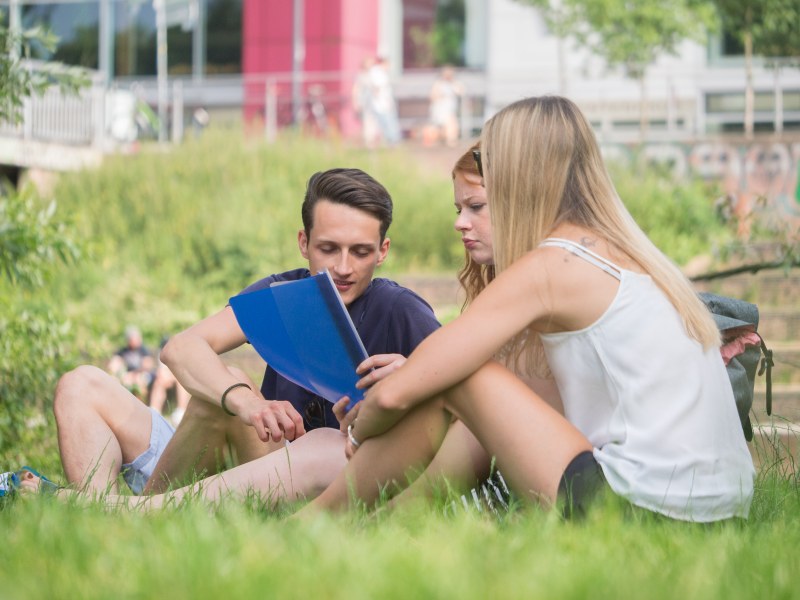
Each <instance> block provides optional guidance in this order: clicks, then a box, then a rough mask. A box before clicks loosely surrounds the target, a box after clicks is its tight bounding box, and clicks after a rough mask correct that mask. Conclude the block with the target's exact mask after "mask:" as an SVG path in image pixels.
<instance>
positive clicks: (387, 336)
mask: <svg viewBox="0 0 800 600" xmlns="http://www.w3.org/2000/svg"><path fill="white" fill-rule="evenodd" d="M309 275H310V272H309V270H308V269H296V270H294V271H287V272H285V273H278V274H276V275H270V276H269V277H265V278H264V279H261V280H260V281H257V282H255V283H254V284H252V285H250V286H248V287H246V288H245V289H244V290H242V291H241V292H240V293H242V294H244V293H247V292H254V291H256V290H260V289H263V288H265V287H269V286H270V285H271V284H272V283H274V282H276V281H295V280H297V279H304V278H306V277H308V276H309ZM347 311H348V312H349V313H350V318H351V319H352V320H353V324H354V325H355V326H356V330H357V331H358V335H359V336H360V337H361V341H362V342H364V347H365V348H366V350H367V354H369V355H370V356H372V355H373V354H402V355H403V356H408V355H409V354H411V352H412V351H413V350H414V348H416V347H417V345H418V344H419V343H420V342H421V341H422V340H424V339H425V338H426V337H427V336H428V335H430V333H431V332H433V331H435V330H436V329H437V328H438V327H439V322H438V321H437V320H436V317H435V316H434V314H433V310H432V309H431V307H430V306H429V305H428V303H427V302H425V300H423V299H422V298H420V297H419V296H418V295H417V294H415V293H414V292H412V291H411V290H409V289H407V288H404V287H402V286H400V285H398V284H397V283H395V282H394V281H391V280H389V279H382V278H376V279H373V280H372V281H371V282H370V284H369V286H368V287H367V289H366V290H365V291H364V293H363V294H362V295H361V296H359V297H358V298H356V299H355V300H354V301H353V302H352V303H351V304H350V306H348V307H347ZM261 393H262V394H263V395H264V397H265V398H266V399H268V400H288V401H289V402H291V403H292V406H294V407H295V409H297V412H299V413H300V414H301V415H302V416H303V422H304V424H305V428H306V430H311V429H315V428H317V427H334V428H338V427H339V422H338V421H337V420H336V417H335V416H334V415H333V411H332V410H331V407H332V406H333V405H332V404H331V403H330V402H328V401H327V400H325V399H324V398H321V397H320V396H317V395H315V394H312V393H311V392H309V391H308V390H306V389H304V388H302V387H300V386H298V385H296V384H294V383H292V382H291V381H289V380H288V379H284V378H283V377H281V376H280V375H279V374H278V373H277V372H276V371H275V370H274V369H273V368H271V367H270V366H269V365H267V369H266V371H265V372H264V381H263V383H262V384H261Z"/></svg>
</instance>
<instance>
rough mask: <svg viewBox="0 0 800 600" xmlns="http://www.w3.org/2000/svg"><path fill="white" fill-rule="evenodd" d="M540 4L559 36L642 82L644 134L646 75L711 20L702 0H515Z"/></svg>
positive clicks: (710, 10) (643, 123) (703, 31)
mask: <svg viewBox="0 0 800 600" xmlns="http://www.w3.org/2000/svg"><path fill="white" fill-rule="evenodd" d="M517 1H518V2H521V3H524V4H531V5H533V6H536V7H538V8H540V9H541V11H542V14H543V15H544V18H545V21H546V22H547V25H548V27H550V29H551V30H552V31H553V32H554V33H555V34H556V35H558V36H559V37H562V38H564V37H572V38H573V39H574V40H575V41H576V42H577V43H578V45H580V46H582V47H584V48H585V49H586V50H588V51H589V52H590V53H592V54H594V55H596V56H599V57H601V58H602V59H603V60H605V62H606V64H607V65H608V66H609V67H610V68H622V69H623V70H624V72H625V75H626V76H627V77H630V78H632V79H635V80H637V81H638V82H639V85H640V88H641V91H642V93H641V103H640V124H641V130H642V137H644V134H645V130H646V127H647V113H646V90H645V75H646V74H647V69H648V68H649V67H650V65H652V64H653V63H654V62H655V61H656V59H657V58H658V57H659V56H661V55H663V54H675V53H676V52H677V49H678V46H679V44H680V43H681V42H682V41H683V40H685V39H695V40H702V39H704V38H705V36H706V32H707V30H708V29H709V28H712V27H713V26H714V25H715V23H716V20H715V16H714V11H713V7H711V6H710V5H709V4H708V2H707V1H705V0H672V1H671V2H664V0H627V1H626V0H517Z"/></svg>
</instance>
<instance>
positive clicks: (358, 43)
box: [242, 0, 378, 135]
mask: <svg viewBox="0 0 800 600" xmlns="http://www.w3.org/2000/svg"><path fill="white" fill-rule="evenodd" d="M293 4H294V3H293V2H291V1H289V0H244V2H243V7H242V10H243V19H242V20H243V25H242V27H243V35H242V38H243V43H242V69H243V71H244V74H245V75H248V76H251V78H250V79H251V81H256V80H257V79H259V77H258V76H266V75H287V74H289V73H291V71H292V66H293V65H292V52H293V40H292V28H293V14H292V13H293ZM303 33H304V38H305V40H304V41H305V59H304V61H303V71H304V72H305V73H307V74H309V75H310V76H311V77H310V78H309V80H308V83H309V84H310V85H314V84H315V83H316V84H317V85H321V86H323V88H324V92H323V98H324V104H325V108H326V113H327V114H328V117H329V119H330V120H331V121H332V122H333V124H334V125H335V126H336V127H339V128H340V130H341V131H342V133H343V134H345V135H351V134H353V133H354V132H355V131H356V128H357V125H358V124H357V122H356V120H355V116H354V115H353V113H352V110H351V109H350V92H351V89H352V85H353V78H354V76H355V74H356V72H357V71H358V68H359V66H360V64H361V61H362V60H363V59H364V58H365V57H367V56H374V55H375V52H376V49H377V47H378V0H305V2H304V28H303ZM314 73H330V74H331V75H334V74H335V75H336V77H335V78H333V79H329V78H327V77H325V78H321V79H320V81H318V82H314V81H313V74H314ZM289 88H290V84H288V83H286V84H281V85H279V86H278V88H277V93H278V94H279V96H280V97H281V98H282V100H283V102H282V104H283V105H284V106H285V102H286V98H285V94H286V93H287V90H288V89H289ZM306 89H307V88H306ZM317 89H319V88H317ZM264 96H265V89H264V84H263V80H262V82H261V83H258V82H254V83H248V84H247V86H246V88H245V117H246V118H247V119H248V120H250V119H252V118H254V117H259V116H260V117H263V114H264ZM285 112H286V111H285V110H284V111H283V113H285Z"/></svg>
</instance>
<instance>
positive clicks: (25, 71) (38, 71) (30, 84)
mask: <svg viewBox="0 0 800 600" xmlns="http://www.w3.org/2000/svg"><path fill="white" fill-rule="evenodd" d="M57 41H58V38H56V36H55V35H53V33H52V32H50V31H48V30H46V29H44V28H42V27H33V28H31V29H27V30H25V31H15V30H11V29H9V28H8V27H6V26H5V23H3V18H2V14H0V121H10V122H12V123H19V122H20V121H21V120H22V105H23V102H24V100H25V98H27V97H29V96H35V95H41V94H43V93H44V92H45V90H46V89H47V88H49V87H51V86H54V85H55V86H58V87H60V88H61V89H62V90H64V91H67V92H76V91H77V90H79V89H80V88H81V87H83V86H85V85H86V84H87V83H88V81H89V79H88V77H87V76H86V72H85V71H84V70H83V69H81V68H79V67H67V66H65V65H63V64H61V63H43V62H38V63H36V65H35V67H34V64H33V63H32V62H31V61H30V57H31V49H32V47H33V45H38V46H41V47H42V48H44V49H46V50H48V51H53V50H54V49H55V46H56V43H57Z"/></svg>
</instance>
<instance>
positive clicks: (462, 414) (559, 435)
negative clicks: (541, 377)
mask: <svg viewBox="0 0 800 600" xmlns="http://www.w3.org/2000/svg"><path fill="white" fill-rule="evenodd" d="M445 405H446V406H447V408H448V409H449V410H451V411H452V412H453V413H454V414H455V415H456V416H457V417H458V418H459V419H461V420H462V421H463V422H464V424H465V425H466V426H467V427H468V428H469V429H470V431H472V433H474V434H475V437H476V438H477V439H478V441H479V442H480V444H481V446H482V447H484V448H485V449H486V451H487V452H488V453H489V455H490V456H494V457H496V458H497V464H498V467H499V468H500V470H501V471H502V473H503V477H504V478H505V479H506V480H507V481H508V482H509V484H510V485H511V487H512V488H514V490H515V491H516V492H517V493H519V494H520V495H522V496H524V497H527V498H530V499H532V500H535V501H539V502H542V503H544V504H545V505H550V504H552V503H553V502H554V501H555V499H556V497H557V495H558V486H559V483H560V482H561V477H562V475H563V474H564V470H565V469H566V468H567V466H568V465H569V463H570V462H571V461H572V459H573V458H575V457H576V456H577V455H578V454H580V453H581V452H583V451H586V450H591V449H592V445H591V444H590V443H589V441H588V440H587V439H586V437H584V435H583V434H582V433H581V432H580V431H578V430H577V429H576V428H575V427H574V426H573V425H572V424H571V423H570V422H569V421H567V419H566V418H565V417H564V416H563V415H562V414H560V413H559V412H558V411H557V410H556V409H554V408H553V407H552V406H550V405H549V404H548V403H547V402H545V401H544V400H542V399H541V398H540V397H539V396H537V395H536V394H535V393H534V392H532V391H531V389H530V388H529V387H528V386H526V385H525V383H524V382H522V381H521V380H520V379H518V378H517V377H516V376H514V374H513V373H511V372H510V371H509V370H508V369H506V368H505V367H503V366H502V365H500V364H499V363H496V362H494V361H491V362H489V363H487V364H486V365H484V366H483V367H481V369H480V370H478V371H477V372H476V373H474V374H473V375H471V376H470V377H469V378H468V379H466V380H465V381H464V382H462V383H461V384H459V385H457V386H455V387H453V388H451V389H450V390H448V392H447V393H446V394H445Z"/></svg>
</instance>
